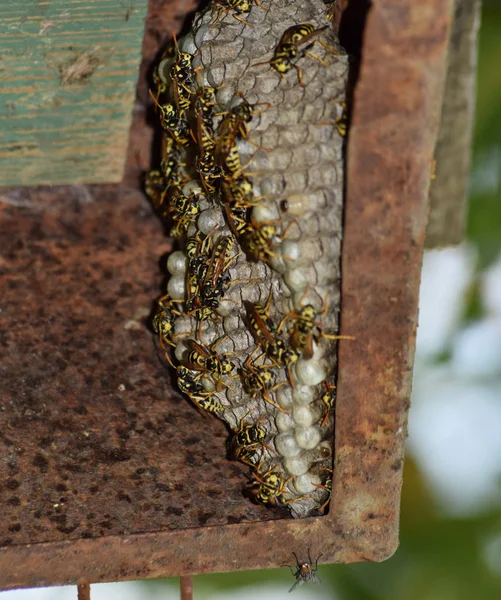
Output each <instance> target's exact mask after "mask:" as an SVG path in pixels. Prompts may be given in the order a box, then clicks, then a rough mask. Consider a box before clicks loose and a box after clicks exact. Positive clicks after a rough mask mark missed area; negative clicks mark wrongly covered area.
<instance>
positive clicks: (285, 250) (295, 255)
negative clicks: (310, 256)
mask: <svg viewBox="0 0 501 600" xmlns="http://www.w3.org/2000/svg"><path fill="white" fill-rule="evenodd" d="M280 254H281V255H282V256H283V257H284V258H283V260H284V263H285V264H286V265H287V268H289V269H293V268H294V263H296V262H297V261H298V260H299V259H300V257H301V249H300V247H299V244H298V243H297V242H292V241H291V240H284V241H283V242H282V244H281V246H280Z"/></svg>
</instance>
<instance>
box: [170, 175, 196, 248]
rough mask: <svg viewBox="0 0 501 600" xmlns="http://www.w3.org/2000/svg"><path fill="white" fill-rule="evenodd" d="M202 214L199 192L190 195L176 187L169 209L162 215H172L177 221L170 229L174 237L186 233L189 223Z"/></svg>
mask: <svg viewBox="0 0 501 600" xmlns="http://www.w3.org/2000/svg"><path fill="white" fill-rule="evenodd" d="M199 214H200V204H199V197H198V194H196V193H195V192H192V193H191V194H190V195H189V196H186V195H185V194H183V192H182V191H181V189H179V187H174V188H173V192H172V194H171V196H170V199H169V204H168V207H167V209H166V210H165V211H164V212H163V214H162V216H164V217H168V216H170V217H171V218H172V220H173V221H174V223H175V227H173V228H172V229H171V231H170V235H171V236H172V237H180V236H182V235H184V233H186V231H187V229H188V227H189V225H190V223H191V222H193V221H194V220H195V219H196V218H197V216H198V215H199Z"/></svg>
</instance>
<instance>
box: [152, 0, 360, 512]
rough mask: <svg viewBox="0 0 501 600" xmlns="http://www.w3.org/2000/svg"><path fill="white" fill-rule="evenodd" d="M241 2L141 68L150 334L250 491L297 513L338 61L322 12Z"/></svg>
mask: <svg viewBox="0 0 501 600" xmlns="http://www.w3.org/2000/svg"><path fill="white" fill-rule="evenodd" d="M251 4H252V3H250V2H249V3H248V2H244V1H243V0H242V1H234V2H224V3H223V2H222V1H220V2H219V3H216V4H215V6H214V7H209V9H208V10H207V11H206V12H205V13H202V14H200V15H198V16H197V17H196V18H195V21H194V24H193V27H192V30H191V32H190V33H189V34H188V35H187V36H186V37H185V38H184V39H182V40H179V43H178V44H176V45H173V46H172V47H170V48H169V49H167V50H166V52H165V53H164V56H163V58H162V60H161V61H160V63H159V64H158V66H157V68H156V71H155V75H154V81H155V86H154V89H153V90H152V95H153V96H154V97H155V102H156V104H157V107H158V112H159V116H160V120H161V124H162V127H163V129H164V130H165V131H164V145H163V156H162V162H161V168H160V169H159V170H158V171H151V172H150V173H149V174H148V176H147V179H146V190H147V192H148V194H149V196H150V198H151V199H152V201H153V203H154V205H155V207H156V208H157V209H158V211H159V212H160V214H161V215H162V216H163V217H165V218H166V219H167V220H168V222H169V223H170V226H171V230H170V231H171V235H172V236H174V237H176V238H177V245H178V249H177V250H176V251H174V252H173V253H172V254H171V255H170V257H169V259H168V262H167V268H168V271H169V273H170V279H169V281H168V284H167V290H166V292H167V293H166V294H165V295H164V296H163V297H162V298H161V299H160V300H159V301H158V310H157V313H156V315H155V317H154V327H155V329H156V331H157V332H158V334H159V337H160V342H161V345H162V346H163V347H164V348H165V349H166V356H167V358H168V360H169V362H170V363H171V364H172V365H173V368H175V369H176V374H177V380H178V385H179V388H180V389H181V390H182V391H183V392H184V393H185V394H186V395H187V396H188V397H189V398H190V400H191V401H192V402H193V403H194V404H195V405H196V406H197V407H198V408H199V409H200V410H202V411H206V412H207V411H208V412H209V413H212V414H214V415H216V416H217V417H219V418H221V419H223V420H224V421H225V422H226V423H227V424H228V425H229V427H230V428H231V430H232V436H231V439H230V444H229V447H230V456H231V457H232V458H233V459H235V460H241V461H243V462H245V463H246V464H248V465H250V466H251V467H252V469H253V472H254V478H255V482H254V484H253V485H252V486H250V488H249V492H250V495H251V496H252V497H253V498H254V499H255V501H258V502H262V503H264V504H270V505H286V506H288V507H289V509H290V510H291V512H292V514H293V516H295V517H304V516H308V515H309V514H311V513H312V512H313V511H316V510H317V511H318V510H319V509H320V510H321V509H323V508H324V507H325V506H326V504H327V501H328V499H329V495H330V487H331V463H332V438H333V414H332V409H333V406H334V400H335V387H334V383H333V377H334V373H335V370H336V347H335V337H336V336H335V335H334V334H335V332H336V331H337V327H338V321H337V318H338V307H339V297H340V292H339V284H340V244H341V217H342V189H343V181H342V177H343V167H342V154H343V153H342V149H343V139H342V136H341V134H342V133H343V123H342V116H343V106H344V92H345V88H346V80H347V70H348V67H347V56H346V54H345V53H344V52H343V50H342V48H341V47H340V46H339V43H338V41H337V38H336V36H335V34H334V33H333V32H332V30H331V29H330V27H328V25H329V22H328V20H327V16H326V15H327V13H326V7H325V4H324V3H323V2H321V1H309V2H306V1H298V2H294V3H290V2H288V1H286V0H274V1H273V2H272V3H270V4H269V5H267V3H265V2H263V4H261V3H257V1H256V3H254V4H252V6H251ZM230 5H231V6H230Z"/></svg>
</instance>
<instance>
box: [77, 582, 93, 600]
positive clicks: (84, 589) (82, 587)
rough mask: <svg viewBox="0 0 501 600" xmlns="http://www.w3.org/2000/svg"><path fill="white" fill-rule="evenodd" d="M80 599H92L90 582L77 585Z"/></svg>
mask: <svg viewBox="0 0 501 600" xmlns="http://www.w3.org/2000/svg"><path fill="white" fill-rule="evenodd" d="M77 598H78V600H90V584H89V583H81V584H79V585H78V586H77Z"/></svg>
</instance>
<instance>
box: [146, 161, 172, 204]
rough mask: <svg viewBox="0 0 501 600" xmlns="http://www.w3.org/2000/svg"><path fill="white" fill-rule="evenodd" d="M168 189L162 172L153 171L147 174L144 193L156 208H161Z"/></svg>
mask: <svg viewBox="0 0 501 600" xmlns="http://www.w3.org/2000/svg"><path fill="white" fill-rule="evenodd" d="M166 187H167V184H166V181H165V177H164V175H163V173H162V172H161V171H160V170H158V169H153V170H151V171H148V173H146V176H145V178H144V191H145V192H146V195H147V196H148V198H149V199H150V200H151V203H152V204H153V206H154V207H155V208H158V207H159V206H160V204H161V201H162V199H163V195H164V193H165V189H166Z"/></svg>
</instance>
